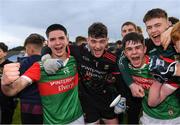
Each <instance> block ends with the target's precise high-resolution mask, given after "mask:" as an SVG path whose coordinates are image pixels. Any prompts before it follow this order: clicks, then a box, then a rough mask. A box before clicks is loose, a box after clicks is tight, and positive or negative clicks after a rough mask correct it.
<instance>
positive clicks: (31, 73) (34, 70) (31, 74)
mask: <svg viewBox="0 0 180 125" xmlns="http://www.w3.org/2000/svg"><path fill="white" fill-rule="evenodd" d="M22 76H25V77H28V78H30V79H31V80H32V81H39V80H40V76H41V75H40V65H39V63H38V62H36V63H34V64H33V65H32V66H31V67H30V68H29V69H28V70H27V71H26V72H25V73H24V74H23V75H22Z"/></svg>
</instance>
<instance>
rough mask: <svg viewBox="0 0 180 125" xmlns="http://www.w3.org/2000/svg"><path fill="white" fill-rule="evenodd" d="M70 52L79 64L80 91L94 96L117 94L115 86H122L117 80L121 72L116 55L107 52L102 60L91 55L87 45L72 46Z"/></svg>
mask: <svg viewBox="0 0 180 125" xmlns="http://www.w3.org/2000/svg"><path fill="white" fill-rule="evenodd" d="M70 50H71V54H72V55H73V56H74V57H75V59H76V60H77V64H78V71H79V74H80V82H81V88H80V91H81V89H83V90H86V93H87V94H89V95H92V96H94V95H96V96H97V95H103V94H105V93H107V91H109V90H110V91H111V90H112V91H111V92H112V93H113V92H114V93H116V88H115V85H120V83H119V81H118V80H117V79H119V74H120V72H119V69H118V66H117V64H116V59H117V57H116V56H115V55H113V54H112V53H110V52H107V51H105V52H104V54H103V55H102V56H101V57H100V58H96V57H94V56H93V55H92V54H91V51H90V48H89V47H88V45H87V44H82V45H81V46H79V47H78V46H70ZM112 93H111V94H112ZM96 96H94V97H93V98H96ZM105 100H106V99H105Z"/></svg>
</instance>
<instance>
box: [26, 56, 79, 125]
mask: <svg viewBox="0 0 180 125" xmlns="http://www.w3.org/2000/svg"><path fill="white" fill-rule="evenodd" d="M24 75H25V76H27V77H29V78H30V79H32V80H33V81H38V88H39V92H40V96H41V102H42V106H43V118H44V124H68V123H71V122H73V121H75V120H76V119H78V118H79V117H80V116H82V108H81V105H80V101H79V97H78V73H77V65H76V61H75V59H74V57H72V56H70V59H69V61H68V63H67V65H66V66H65V67H64V68H62V69H60V70H58V71H57V73H56V74H55V75H47V73H46V72H45V70H44V68H43V66H42V63H41V62H38V63H35V64H34V65H33V66H32V67H31V68H30V69H28V70H27V71H26V72H25V74H24Z"/></svg>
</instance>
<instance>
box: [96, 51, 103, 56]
mask: <svg viewBox="0 0 180 125" xmlns="http://www.w3.org/2000/svg"><path fill="white" fill-rule="evenodd" d="M101 54H102V51H101V50H95V51H94V55H95V56H101Z"/></svg>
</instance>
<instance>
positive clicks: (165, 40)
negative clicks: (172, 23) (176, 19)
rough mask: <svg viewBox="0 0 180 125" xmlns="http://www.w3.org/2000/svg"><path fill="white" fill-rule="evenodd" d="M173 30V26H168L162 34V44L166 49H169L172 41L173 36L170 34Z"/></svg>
mask: <svg viewBox="0 0 180 125" xmlns="http://www.w3.org/2000/svg"><path fill="white" fill-rule="evenodd" d="M171 31H172V27H170V28H168V30H166V31H165V32H163V33H162V34H161V44H162V46H163V48H164V50H166V49H167V47H168V46H169V44H170V42H171V36H170V33H171Z"/></svg>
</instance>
